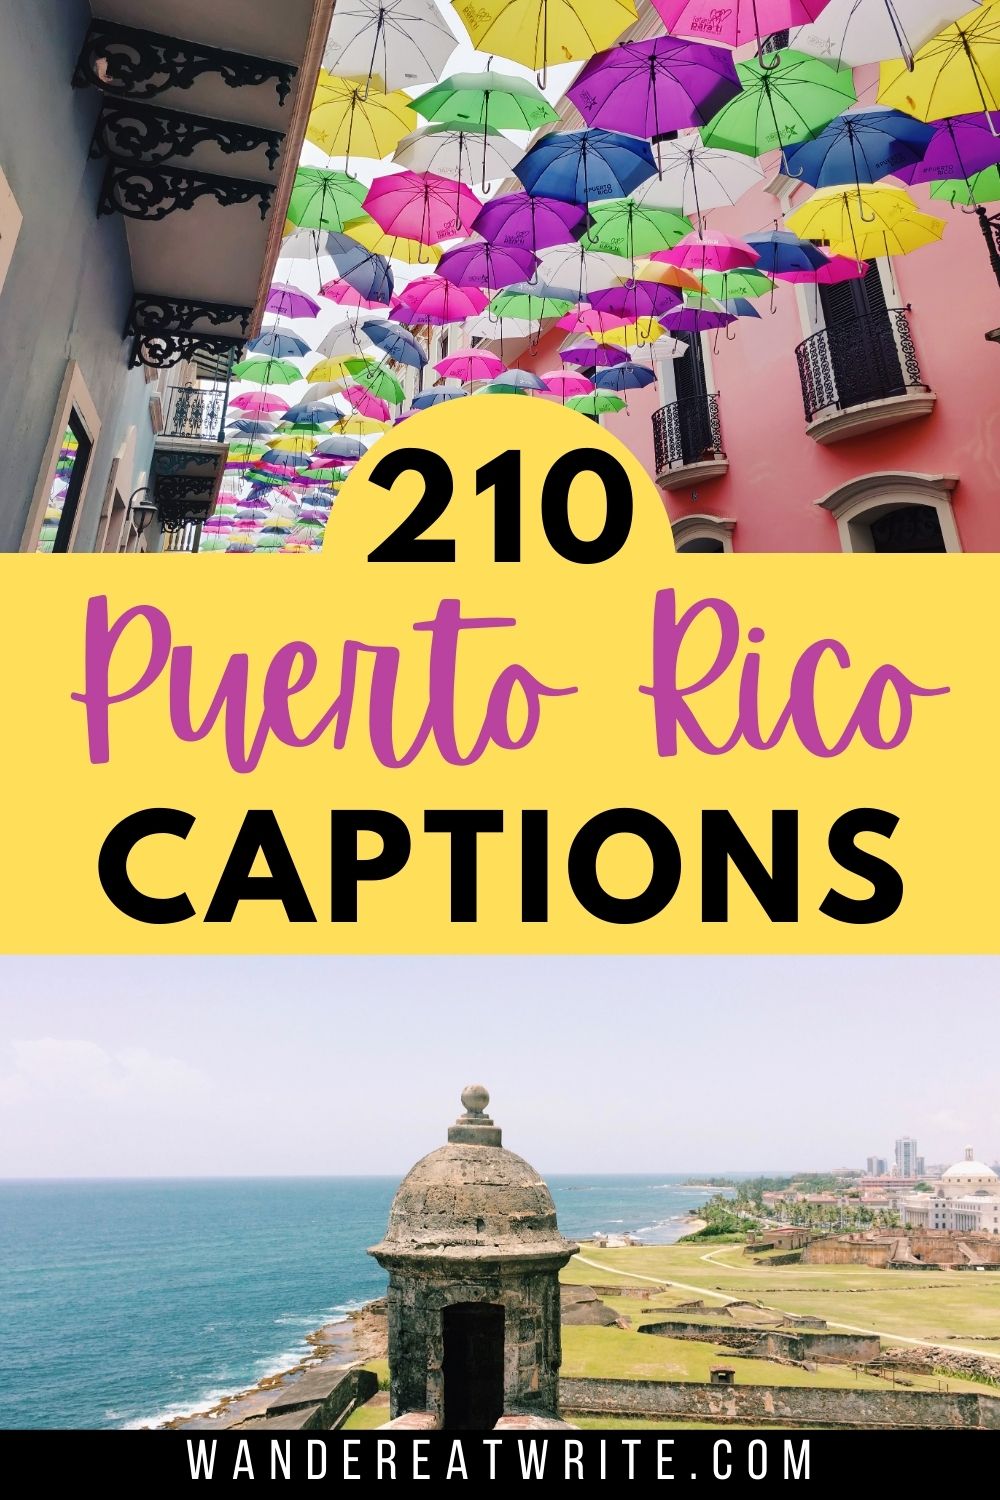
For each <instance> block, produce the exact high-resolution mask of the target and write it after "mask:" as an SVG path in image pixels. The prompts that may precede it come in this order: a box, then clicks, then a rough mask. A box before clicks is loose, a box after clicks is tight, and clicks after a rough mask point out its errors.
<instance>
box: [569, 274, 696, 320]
mask: <svg viewBox="0 0 1000 1500" xmlns="http://www.w3.org/2000/svg"><path fill="white" fill-rule="evenodd" d="M587 301H588V302H589V303H590V305H591V307H596V309H597V311H598V312H605V313H614V314H615V315H616V316H617V317H620V318H628V319H629V320H630V322H633V323H638V322H639V321H640V319H642V318H658V317H660V315H661V314H662V313H665V312H668V311H669V310H670V308H672V307H677V306H679V304H680V302H681V294H680V292H679V291H678V290H677V288H676V287H672V286H664V285H663V283H662V282H659V281H624V282H623V283H622V285H621V286H612V287H608V288H607V290H605V291H600V292H591V294H590V296H589V297H588V298H587Z"/></svg>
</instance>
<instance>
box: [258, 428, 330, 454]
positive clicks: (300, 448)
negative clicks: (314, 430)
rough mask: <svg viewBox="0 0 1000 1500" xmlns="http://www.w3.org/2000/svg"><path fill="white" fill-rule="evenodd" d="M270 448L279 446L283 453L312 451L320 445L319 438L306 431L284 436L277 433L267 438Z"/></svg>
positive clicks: (287, 433)
mask: <svg viewBox="0 0 1000 1500" xmlns="http://www.w3.org/2000/svg"><path fill="white" fill-rule="evenodd" d="M267 446H268V447H269V448H277V449H279V450H280V451H281V452H282V453H311V452H312V451H313V449H314V448H318V447H319V438H315V437H309V436H307V435H306V433H289V432H286V433H285V434H284V436H281V435H280V434H275V436H274V437H269V438H268V440H267Z"/></svg>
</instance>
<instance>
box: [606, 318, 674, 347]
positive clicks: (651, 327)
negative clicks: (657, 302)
mask: <svg viewBox="0 0 1000 1500" xmlns="http://www.w3.org/2000/svg"><path fill="white" fill-rule="evenodd" d="M665 333H666V329H665V328H664V327H663V324H662V323H660V322H658V321H657V319H656V318H640V319H639V321H638V322H637V323H626V324H625V326H624V327H623V328H609V329H608V331H607V332H606V333H594V334H591V337H592V339H593V340H594V343H595V344H611V345H613V346H614V347H615V348H620V349H629V348H632V347H634V346H639V345H642V344H655V343H656V340H657V339H661V338H662V337H663V335H664V334H665Z"/></svg>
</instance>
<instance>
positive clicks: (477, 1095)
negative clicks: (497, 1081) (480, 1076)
mask: <svg viewBox="0 0 1000 1500" xmlns="http://www.w3.org/2000/svg"><path fill="white" fill-rule="evenodd" d="M489 1102H490V1095H489V1090H488V1089H484V1088H483V1086H482V1084H481V1083H470V1084H467V1085H466V1087H465V1088H464V1089H463V1090H462V1103H463V1105H464V1106H465V1109H466V1112H467V1113H468V1114H470V1115H481V1114H484V1113H485V1111H486V1106H487V1104H489Z"/></svg>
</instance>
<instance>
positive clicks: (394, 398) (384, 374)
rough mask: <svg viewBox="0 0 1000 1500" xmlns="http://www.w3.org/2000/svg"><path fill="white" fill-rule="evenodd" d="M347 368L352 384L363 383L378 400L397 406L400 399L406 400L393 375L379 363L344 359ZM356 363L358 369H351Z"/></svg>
mask: <svg viewBox="0 0 1000 1500" xmlns="http://www.w3.org/2000/svg"><path fill="white" fill-rule="evenodd" d="M345 364H346V366H347V368H348V369H349V370H350V371H351V375H352V376H353V384H354V385H363V386H364V388H365V390H366V391H371V393H372V395H373V396H378V398H379V400H380V401H388V403H389V405H390V406H398V405H399V403H400V402H401V401H405V400H406V392H405V391H404V390H403V387H402V386H401V385H400V383H399V381H398V380H397V379H396V377H395V375H392V374H390V372H389V371H388V370H385V369H383V368H382V366H381V365H373V364H370V363H369V362H368V361H367V360H362V359H359V360H353V359H348V360H345ZM354 364H358V365H360V366H362V368H361V369H359V370H353V369H351V366H352V365H354Z"/></svg>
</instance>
